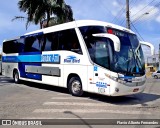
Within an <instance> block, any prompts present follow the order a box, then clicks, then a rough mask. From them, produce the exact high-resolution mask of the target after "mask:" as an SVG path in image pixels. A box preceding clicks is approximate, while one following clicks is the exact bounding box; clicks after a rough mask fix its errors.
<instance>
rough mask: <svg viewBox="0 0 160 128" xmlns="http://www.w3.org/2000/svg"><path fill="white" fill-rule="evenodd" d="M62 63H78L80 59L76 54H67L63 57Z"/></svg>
mask: <svg viewBox="0 0 160 128" xmlns="http://www.w3.org/2000/svg"><path fill="white" fill-rule="evenodd" d="M64 63H80V59H78V58H77V57H76V56H67V58H66V59H64Z"/></svg>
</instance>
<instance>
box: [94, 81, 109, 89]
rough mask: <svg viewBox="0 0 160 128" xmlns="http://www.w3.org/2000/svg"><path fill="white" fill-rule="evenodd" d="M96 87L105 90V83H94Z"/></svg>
mask: <svg viewBox="0 0 160 128" xmlns="http://www.w3.org/2000/svg"><path fill="white" fill-rule="evenodd" d="M96 86H97V87H100V88H107V83H104V82H96Z"/></svg>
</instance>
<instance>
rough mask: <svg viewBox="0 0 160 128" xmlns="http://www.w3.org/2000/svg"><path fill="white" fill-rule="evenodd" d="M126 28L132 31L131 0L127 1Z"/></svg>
mask: <svg viewBox="0 0 160 128" xmlns="http://www.w3.org/2000/svg"><path fill="white" fill-rule="evenodd" d="M126 27H127V28H128V29H130V14H129V0H126Z"/></svg>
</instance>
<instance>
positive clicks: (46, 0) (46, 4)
mask: <svg viewBox="0 0 160 128" xmlns="http://www.w3.org/2000/svg"><path fill="white" fill-rule="evenodd" d="M18 7H19V9H20V11H23V12H25V13H26V14H27V17H22V16H16V17H15V18H14V19H13V20H15V19H27V22H26V29H27V27H28V25H29V23H34V24H38V23H40V25H41V28H42V23H43V21H46V27H48V26H49V22H50V20H51V19H52V22H53V23H54V24H59V23H65V22H68V21H73V12H72V9H71V7H70V6H69V5H66V3H65V2H64V0H19V2H18ZM53 19H54V20H53ZM54 24H53V25H54Z"/></svg>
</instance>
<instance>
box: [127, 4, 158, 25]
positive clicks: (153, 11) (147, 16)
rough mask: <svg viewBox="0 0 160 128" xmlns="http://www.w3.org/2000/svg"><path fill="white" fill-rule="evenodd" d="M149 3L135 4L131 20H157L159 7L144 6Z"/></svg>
mask: <svg viewBox="0 0 160 128" xmlns="http://www.w3.org/2000/svg"><path fill="white" fill-rule="evenodd" d="M146 5H147V4H145V3H142V4H139V5H138V6H134V7H132V9H131V12H130V15H131V20H132V21H133V22H134V21H138V20H141V21H144V20H145V21H151V20H155V19H156V17H157V13H158V12H159V11H160V9H159V8H158V7H155V6H152V5H148V6H147V7H146V8H144V7H145V6H146Z"/></svg>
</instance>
